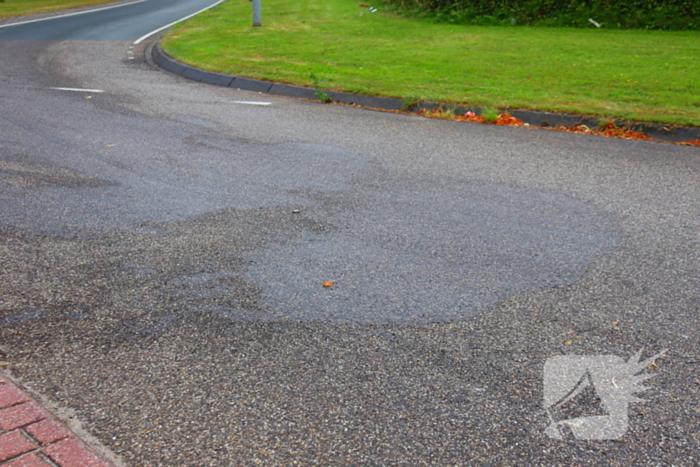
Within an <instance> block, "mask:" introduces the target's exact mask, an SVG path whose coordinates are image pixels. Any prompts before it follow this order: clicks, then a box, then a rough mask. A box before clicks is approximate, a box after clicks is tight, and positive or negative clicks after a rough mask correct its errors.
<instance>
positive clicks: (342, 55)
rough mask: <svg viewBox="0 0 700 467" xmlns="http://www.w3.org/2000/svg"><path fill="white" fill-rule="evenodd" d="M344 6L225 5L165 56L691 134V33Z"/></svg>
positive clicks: (339, 86) (333, 1)
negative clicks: (255, 13) (450, 19)
mask: <svg viewBox="0 0 700 467" xmlns="http://www.w3.org/2000/svg"><path fill="white" fill-rule="evenodd" d="M377 7H378V8H379V11H377V12H370V11H368V9H367V8H365V7H360V6H358V3H357V2H356V1H353V0H263V27H261V28H253V27H251V4H250V2H247V1H241V0H237V1H229V2H226V3H224V4H222V5H221V6H219V7H217V8H215V9H213V10H210V11H208V12H205V13H203V14H201V15H200V16H198V17H196V18H194V19H193V20H191V21H189V22H187V23H185V24H183V25H180V26H179V27H177V28H176V29H175V30H174V31H173V32H172V33H171V34H170V35H169V36H168V37H167V38H166V39H165V40H164V43H163V47H164V49H165V51H166V52H167V53H168V54H170V55H172V56H174V57H176V58H177V59H179V60H181V61H183V62H186V63H189V64H191V65H194V66H197V67H200V68H205V69H209V70H214V71H219V72H224V73H230V74H235V75H238V76H247V77H252V78H260V79H267V80H272V81H279V82H284V83H293V84H300V85H308V86H313V84H314V81H313V79H312V78H311V74H314V75H315V76H316V77H317V79H318V80H320V81H321V85H322V86H323V87H325V88H327V89H332V90H343V91H350V92H356V93H364V94H375V95H383V96H391V97H399V98H407V99H413V98H420V99H425V100H430V101H444V102H452V103H469V104H473V105H478V106H487V107H501V108H506V107H507V108H527V109H537V110H547V111H555V112H569V113H578V114H587V115H599V116H603V117H619V118H626V119H635V120H645V121H655V122H665V123H677V124H685V125H695V126H700V33H698V32H697V31H696V32H662V31H630V30H605V29H548V28H528V27H478V26H463V25H448V24H436V23H433V22H430V21H428V20H421V19H413V18H405V17H401V16H397V15H395V14H391V13H388V12H383V11H382V9H381V5H379V6H377Z"/></svg>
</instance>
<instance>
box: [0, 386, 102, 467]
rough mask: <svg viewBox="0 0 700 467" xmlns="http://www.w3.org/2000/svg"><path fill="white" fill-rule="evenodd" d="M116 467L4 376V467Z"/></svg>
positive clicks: (0, 461)
mask: <svg viewBox="0 0 700 467" xmlns="http://www.w3.org/2000/svg"><path fill="white" fill-rule="evenodd" d="M55 466H58V467H114V466H113V465H112V464H111V463H110V462H108V461H107V460H105V459H104V458H103V457H101V456H100V455H99V454H97V453H96V452H95V451H94V450H93V449H92V448H90V447H89V446H88V445H87V444H85V442H83V441H82V440H81V439H80V438H78V437H77V436H76V435H75V433H73V432H72V431H71V430H70V429H69V428H68V427H67V426H66V425H64V424H63V423H61V422H60V421H58V420H57V419H56V418H54V417H53V416H52V415H51V414H50V413H49V412H48V411H47V410H45V409H44V408H42V407H41V406H40V405H39V404H37V403H36V402H35V401H34V400H32V398H31V397H29V395H28V394H27V393H25V392H24V391H22V390H21V389H20V388H18V387H17V386H16V385H15V384H14V383H12V382H11V381H10V380H8V379H5V378H3V377H2V376H0V467H55Z"/></svg>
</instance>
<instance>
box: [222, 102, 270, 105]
mask: <svg viewBox="0 0 700 467" xmlns="http://www.w3.org/2000/svg"><path fill="white" fill-rule="evenodd" d="M231 102H232V103H234V104H247V105H270V104H272V102H257V101H231Z"/></svg>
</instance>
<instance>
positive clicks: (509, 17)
mask: <svg viewBox="0 0 700 467" xmlns="http://www.w3.org/2000/svg"><path fill="white" fill-rule="evenodd" d="M384 1H385V3H386V4H387V5H389V6H390V7H393V8H394V9H397V10H399V11H402V12H407V13H412V14H418V15H421V16H428V17H432V18H434V19H435V20H437V21H440V22H449V23H459V24H520V25H532V26H573V27H596V26H595V25H594V24H593V23H591V22H590V21H589V19H593V20H595V21H596V22H597V23H599V24H600V25H601V26H602V27H604V28H635V29H665V30H684V29H685V30H698V29H700V1H699V0H625V1H620V0H384Z"/></svg>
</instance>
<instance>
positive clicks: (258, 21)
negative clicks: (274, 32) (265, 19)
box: [253, 0, 262, 26]
mask: <svg viewBox="0 0 700 467" xmlns="http://www.w3.org/2000/svg"><path fill="white" fill-rule="evenodd" d="M261 3H262V0H253V26H262V4H261Z"/></svg>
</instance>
